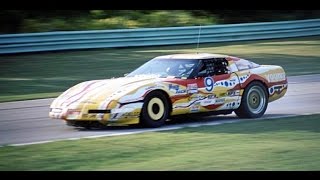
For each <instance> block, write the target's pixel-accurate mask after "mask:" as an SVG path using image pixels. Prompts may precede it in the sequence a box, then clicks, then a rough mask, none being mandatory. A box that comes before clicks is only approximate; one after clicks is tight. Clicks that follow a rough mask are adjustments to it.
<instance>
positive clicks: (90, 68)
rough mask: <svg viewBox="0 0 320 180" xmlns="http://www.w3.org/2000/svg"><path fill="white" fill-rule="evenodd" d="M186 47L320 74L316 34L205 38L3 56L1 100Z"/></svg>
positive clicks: (120, 70) (57, 88)
mask: <svg viewBox="0 0 320 180" xmlns="http://www.w3.org/2000/svg"><path fill="white" fill-rule="evenodd" d="M190 52H208V53H221V54H228V55H233V56H238V57H242V58H246V59H250V60H253V61H254V62H257V63H259V64H275V65H280V66H282V67H283V68H284V69H285V70H286V72H287V74H288V75H303V74H313V73H320V66H319V65H320V36H312V37H303V38H289V39H276V40H260V41H241V42H229V43H208V44H201V45H200V48H199V49H198V50H196V45H179V46H158V47H139V48H109V49H98V50H82V51H60V52H45V53H31V54H15V55H1V56H0V102H4V101H12V100H25V99H33V98H47V97H55V96H56V93H57V92H63V91H65V90H66V89H68V88H69V87H70V86H72V85H75V84H77V83H79V82H82V81H86V80H92V79H105V78H111V77H119V76H122V75H123V74H124V73H127V72H130V71H132V70H134V69H135V68H137V67H138V66H140V65H141V64H143V63H144V62H146V61H147V60H150V59H151V58H153V57H155V56H159V55H165V54H173V53H190ZM52 93H53V94H52ZM35 94H38V95H35Z"/></svg>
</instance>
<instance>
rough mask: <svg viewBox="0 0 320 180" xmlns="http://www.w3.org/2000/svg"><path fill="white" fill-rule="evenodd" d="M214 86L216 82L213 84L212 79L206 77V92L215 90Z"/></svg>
mask: <svg viewBox="0 0 320 180" xmlns="http://www.w3.org/2000/svg"><path fill="white" fill-rule="evenodd" d="M213 84H214V82H213V79H212V77H206V78H204V85H206V90H207V91H212V89H213Z"/></svg>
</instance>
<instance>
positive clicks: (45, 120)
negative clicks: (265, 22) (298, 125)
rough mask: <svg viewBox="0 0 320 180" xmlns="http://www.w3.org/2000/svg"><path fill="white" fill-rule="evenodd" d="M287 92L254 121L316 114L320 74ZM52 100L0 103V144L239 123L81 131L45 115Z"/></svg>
mask: <svg viewBox="0 0 320 180" xmlns="http://www.w3.org/2000/svg"><path fill="white" fill-rule="evenodd" d="M288 81H289V87H288V91H287V94H286V95H285V96H284V97H283V98H281V99H279V100H277V101H274V102H272V103H270V104H269V106H268V109H267V111H266V113H265V115H264V116H263V117H262V118H260V119H257V120H263V119H266V118H278V117H286V116H296V115H303V114H317V113H320V74H316V75H304V76H292V77H289V78H288ZM52 100H53V99H39V100H30V101H16V102H8V103H0V146H3V145H26V144H36V143H45V142H51V141H57V140H65V139H68V140H73V139H79V138H96V137H102V136H114V135H124V134H133V133H142V132H146V131H159V130H167V129H178V128H182V127H190V126H195V127H196V126H201V125H218V124H223V123H234V122H241V121H243V120H240V119H238V118H237V117H236V116H235V114H231V115H228V116H223V115H221V116H211V117H206V118H200V119H198V120H188V121H187V122H178V123H177V122H176V123H169V124H167V125H166V126H164V127H162V128H155V129H147V128H138V127H109V128H107V129H102V130H101V129H100V130H99V129H96V130H85V129H81V128H74V127H69V126H67V125H65V122H64V121H63V120H57V119H55V120H54V119H50V118H49V117H48V113H49V104H50V103H51V102H52Z"/></svg>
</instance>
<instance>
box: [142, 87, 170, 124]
mask: <svg viewBox="0 0 320 180" xmlns="http://www.w3.org/2000/svg"><path fill="white" fill-rule="evenodd" d="M168 116H169V103H168V100H167V98H166V96H165V95H164V94H163V93H161V92H159V91H153V92H150V93H149V94H148V95H147V96H146V97H145V99H144V103H143V106H142V111H141V114H140V123H141V125H142V126H143V127H150V128H156V127H160V126H162V125H164V123H165V121H166V120H167V119H168Z"/></svg>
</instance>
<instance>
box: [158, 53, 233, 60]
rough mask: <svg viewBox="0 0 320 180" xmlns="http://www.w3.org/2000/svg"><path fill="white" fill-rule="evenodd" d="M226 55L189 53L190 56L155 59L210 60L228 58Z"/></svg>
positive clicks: (181, 55)
mask: <svg viewBox="0 0 320 180" xmlns="http://www.w3.org/2000/svg"><path fill="white" fill-rule="evenodd" d="M226 57H228V56H227V55H224V54H211V53H189V54H170V55H164V56H158V57H156V58H155V59H199V60H200V59H210V58H226Z"/></svg>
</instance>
